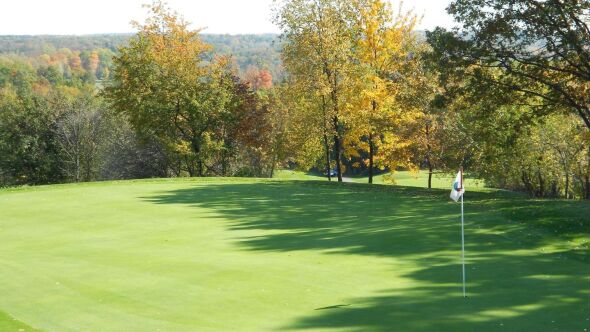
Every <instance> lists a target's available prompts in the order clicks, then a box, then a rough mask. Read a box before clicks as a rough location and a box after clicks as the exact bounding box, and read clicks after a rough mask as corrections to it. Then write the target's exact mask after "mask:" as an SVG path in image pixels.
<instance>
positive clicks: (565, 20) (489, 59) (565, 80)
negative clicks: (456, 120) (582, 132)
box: [428, 0, 590, 129]
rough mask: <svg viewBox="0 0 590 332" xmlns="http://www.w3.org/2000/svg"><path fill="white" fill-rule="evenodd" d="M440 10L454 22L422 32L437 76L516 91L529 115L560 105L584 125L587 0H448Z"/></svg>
mask: <svg viewBox="0 0 590 332" xmlns="http://www.w3.org/2000/svg"><path fill="white" fill-rule="evenodd" d="M447 11H448V12H449V13H450V14H451V15H453V16H454V18H455V20H456V21H457V22H459V23H460V24H461V28H460V29H457V30H455V31H451V32H449V31H446V30H444V29H436V30H435V31H433V32H430V33H428V41H429V43H430V44H431V45H432V46H433V48H434V51H435V52H434V53H435V57H436V58H437V59H438V61H439V67H440V68H448V69H449V70H448V71H447V73H446V74H445V76H449V75H450V76H471V77H474V78H476V79H474V80H471V81H469V82H470V83H471V84H474V85H476V86H480V87H481V89H482V90H485V89H486V87H489V86H493V87H494V89H492V90H490V89H488V91H493V90H500V91H506V90H512V91H518V92H519V93H520V94H522V95H523V96H525V97H526V98H525V99H526V101H527V103H528V105H529V106H530V107H531V110H532V111H534V114H535V116H543V115H545V114H547V113H551V112H556V111H557V110H558V109H568V110H570V111H571V112H572V113H574V114H576V115H577V116H579V117H580V118H581V119H582V120H583V121H584V123H585V124H586V127H587V128H589V129H590V108H589V107H590V94H588V93H587V91H588V88H589V87H590V49H588V47H587V45H588V44H589V43H590V27H589V26H588V20H587V18H588V15H589V14H590V2H588V1H580V0H547V1H539V0H525V1H517V2H515V1H512V0H491V1H480V0H455V1H453V2H452V3H451V5H450V6H449V7H448V9H447ZM490 68H493V69H496V70H493V71H490V70H489V69H490Z"/></svg>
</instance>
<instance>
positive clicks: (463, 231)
mask: <svg viewBox="0 0 590 332" xmlns="http://www.w3.org/2000/svg"><path fill="white" fill-rule="evenodd" d="M464 194H465V193H463V195H464ZM463 195H461V260H462V263H463V297H467V294H466V293H465V227H464V220H463Z"/></svg>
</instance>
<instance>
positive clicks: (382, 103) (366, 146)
mask: <svg viewBox="0 0 590 332" xmlns="http://www.w3.org/2000/svg"><path fill="white" fill-rule="evenodd" d="M353 3H354V7H355V11H356V12H357V15H356V20H355V32H356V36H355V38H356V39H355V56H356V58H357V59H358V64H359V65H360V67H361V73H362V75H359V76H360V78H361V81H360V82H358V83H357V89H358V90H359V91H360V95H359V97H360V98H359V99H358V104H356V105H354V109H353V110H352V112H353V113H354V114H353V115H352V116H353V117H356V118H357V121H356V122H355V127H356V128H355V129H356V133H355V134H354V135H353V137H352V140H356V139H358V138H361V142H359V143H358V146H359V147H360V148H361V150H364V151H367V152H368V159H369V160H368V165H367V166H368V171H369V183H373V170H374V168H375V160H374V158H375V155H376V154H377V153H379V152H378V150H384V149H381V148H382V147H383V148H385V146H387V145H392V144H393V145H396V146H397V147H399V146H400V145H404V144H406V142H402V139H401V136H402V135H399V133H398V134H397V135H396V133H395V132H393V131H392V130H395V129H394V128H392V127H393V126H395V123H396V122H397V123H399V122H400V118H401V113H400V112H399V110H401V109H404V110H405V111H406V112H405V114H404V117H406V118H408V119H411V118H412V117H413V116H414V117H415V116H417V115H418V113H416V112H414V113H413V116H409V114H410V113H412V112H411V110H412V106H413V105H411V103H407V101H410V102H412V100H410V99H404V98H398V97H399V96H401V95H402V94H403V91H407V90H408V86H409V85H411V84H412V82H411V81H412V80H413V79H415V78H416V75H415V74H416V73H417V71H416V69H417V67H415V63H414V64H413V63H412V62H413V61H412V60H413V59H412V55H413V53H414V52H415V51H416V39H415V34H414V31H413V30H414V27H415V25H416V22H417V17H416V16H415V15H413V14H412V13H411V12H403V11H402V9H401V6H400V8H399V11H398V13H397V14H396V15H395V16H394V14H393V10H392V9H391V5H390V4H389V3H388V2H385V1H382V0H357V1H354V2H353ZM413 66H414V68H412V67H413ZM404 85H405V86H404ZM355 136H356V137H355ZM386 140H388V141H386ZM394 141H396V143H394ZM385 152H386V151H381V157H382V158H380V159H381V160H382V165H381V166H382V167H384V166H390V167H392V168H394V164H396V162H398V161H399V160H400V159H399V158H397V157H394V156H395V154H387V153H385ZM386 155H389V157H394V159H396V160H395V161H394V160H392V158H383V157H384V156H386ZM397 155H398V156H399V155H400V154H397ZM385 164H388V165H385Z"/></svg>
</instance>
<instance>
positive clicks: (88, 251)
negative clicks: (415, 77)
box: [0, 178, 590, 332]
mask: <svg viewBox="0 0 590 332" xmlns="http://www.w3.org/2000/svg"><path fill="white" fill-rule="evenodd" d="M467 190H468V191H467V193H466V196H465V211H466V214H465V217H466V242H467V246H466V250H467V257H468V265H467V278H468V289H467V291H468V296H469V297H468V298H467V299H464V298H463V297H462V294H461V283H460V281H461V267H460V249H461V247H460V224H459V205H458V204H456V203H453V202H451V201H450V200H449V198H448V195H449V191H448V190H446V189H444V190H442V189H434V190H431V191H428V190H426V189H420V188H412V187H401V186H382V185H375V186H369V185H364V184H357V183H344V184H338V183H328V182H326V181H289V180H256V179H239V178H235V179H216V178H209V179H195V180H192V179H172V180H146V181H121V182H104V183H92V184H79V185H75V184H72V185H56V186H42V187H33V188H24V189H4V190H0V294H1V296H0V331H48V332H49V331H56V332H57V331H60V332H61V331H276V330H287V331H289V330H306V331H312V330H313V331H315V330H318V331H321V330H326V331H328V330H329V331H454V332H455V331H587V330H588V331H590V301H589V299H590V258H589V257H588V255H589V253H590V249H589V247H590V224H589V220H588V216H589V215H590V205H588V202H577V201H576V202H574V201H557V200H556V201H541V200H530V199H527V198H526V197H524V196H521V195H518V194H514V193H508V192H502V191H494V190H485V191H479V192H475V191H469V190H470V188H469V187H468V189H467Z"/></svg>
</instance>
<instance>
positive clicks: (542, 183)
mask: <svg viewBox="0 0 590 332" xmlns="http://www.w3.org/2000/svg"><path fill="white" fill-rule="evenodd" d="M537 178H538V180H539V197H544V196H545V180H544V179H543V176H542V175H541V171H537Z"/></svg>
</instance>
